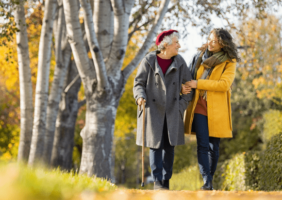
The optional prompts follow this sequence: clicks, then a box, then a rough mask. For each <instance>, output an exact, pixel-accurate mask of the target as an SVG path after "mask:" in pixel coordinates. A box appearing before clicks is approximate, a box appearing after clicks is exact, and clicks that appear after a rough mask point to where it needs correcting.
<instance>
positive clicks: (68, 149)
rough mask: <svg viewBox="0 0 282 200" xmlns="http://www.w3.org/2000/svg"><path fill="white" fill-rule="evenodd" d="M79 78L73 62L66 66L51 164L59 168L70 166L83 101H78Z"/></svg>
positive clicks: (69, 167)
mask: <svg viewBox="0 0 282 200" xmlns="http://www.w3.org/2000/svg"><path fill="white" fill-rule="evenodd" d="M80 86H81V80H80V77H79V75H78V72H77V68H76V65H75V62H74V61H72V62H71V63H70V66H69V68H68V75H67V77H66V82H65V89H64V91H63V94H62V95H61V96H62V97H61V101H60V106H59V112H58V117H57V121H56V130H55V138H54V146H53V151H52V158H51V165H52V166H53V167H58V166H60V168H61V169H65V170H70V169H71V167H72V152H73V146H74V132H75V122H76V118H77V113H78V110H79V108H80V107H81V106H82V105H84V104H85V101H84V100H83V101H80V102H79V101H78V91H79V89H80Z"/></svg>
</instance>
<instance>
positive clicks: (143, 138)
mask: <svg viewBox="0 0 282 200" xmlns="http://www.w3.org/2000/svg"><path fill="white" fill-rule="evenodd" d="M145 104H146V102H145V101H144V100H143V101H142V107H143V129H142V131H143V132H142V142H143V143H142V183H141V187H144V154H145V153H144V150H145Z"/></svg>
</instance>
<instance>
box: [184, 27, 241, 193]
mask: <svg viewBox="0 0 282 200" xmlns="http://www.w3.org/2000/svg"><path fill="white" fill-rule="evenodd" d="M199 50H200V52H198V53H197V54H196V55H195V56H194V58H193V60H192V62H191V63H190V70H191V72H192V76H193V79H194V80H191V81H189V82H186V83H185V85H183V86H182V93H183V94H186V93H188V92H189V91H190V90H191V88H195V95H194V97H193V100H192V102H191V103H190V104H189V106H188V108H187V109H186V112H185V116H184V123H185V133H188V134H191V133H196V137H197V155H198V163H199V168H200V173H201V174H202V177H203V180H204V185H203V186H202V187H201V189H202V190H213V187H212V179H213V175H214V173H215V170H216V166H217V162H218V157H219V143H220V138H231V137H232V120H231V105H230V95H231V89H230V87H231V84H232V82H233V80H234V77H235V71H236V62H238V61H239V60H240V58H239V56H238V52H237V48H236V45H235V44H234V43H233V40H232V36H231V35H230V34H229V33H228V31H226V30H225V29H222V28H217V29H213V30H212V31H211V32H210V34H209V37H208V42H207V43H206V44H204V45H203V46H202V47H201V48H199Z"/></svg>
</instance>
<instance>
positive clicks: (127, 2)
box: [107, 0, 134, 81]
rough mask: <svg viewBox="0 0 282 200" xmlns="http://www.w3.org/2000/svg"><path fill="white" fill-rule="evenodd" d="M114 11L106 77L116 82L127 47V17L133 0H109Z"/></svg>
mask: <svg viewBox="0 0 282 200" xmlns="http://www.w3.org/2000/svg"><path fill="white" fill-rule="evenodd" d="M111 2H112V5H113V10H114V24H115V26H114V38H113V43H112V45H111V52H110V57H109V61H108V62H107V65H108V67H107V69H108V71H107V72H108V76H111V78H113V79H115V80H116V81H117V80H119V79H120V78H121V73H120V69H121V67H122V63H123V59H124V56H125V51H126V47H127V38H128V27H129V16H130V13H131V9H132V7H133V4H134V1H133V0H111Z"/></svg>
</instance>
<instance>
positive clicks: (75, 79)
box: [64, 74, 79, 94]
mask: <svg viewBox="0 0 282 200" xmlns="http://www.w3.org/2000/svg"><path fill="white" fill-rule="evenodd" d="M78 79H79V74H77V75H76V77H75V78H74V79H73V80H72V81H71V82H70V83H69V84H68V86H67V87H66V88H65V90H64V93H65V94H66V93H68V91H69V90H70V89H71V87H72V86H73V85H74V84H75V82H76V81H77V80H78Z"/></svg>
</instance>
